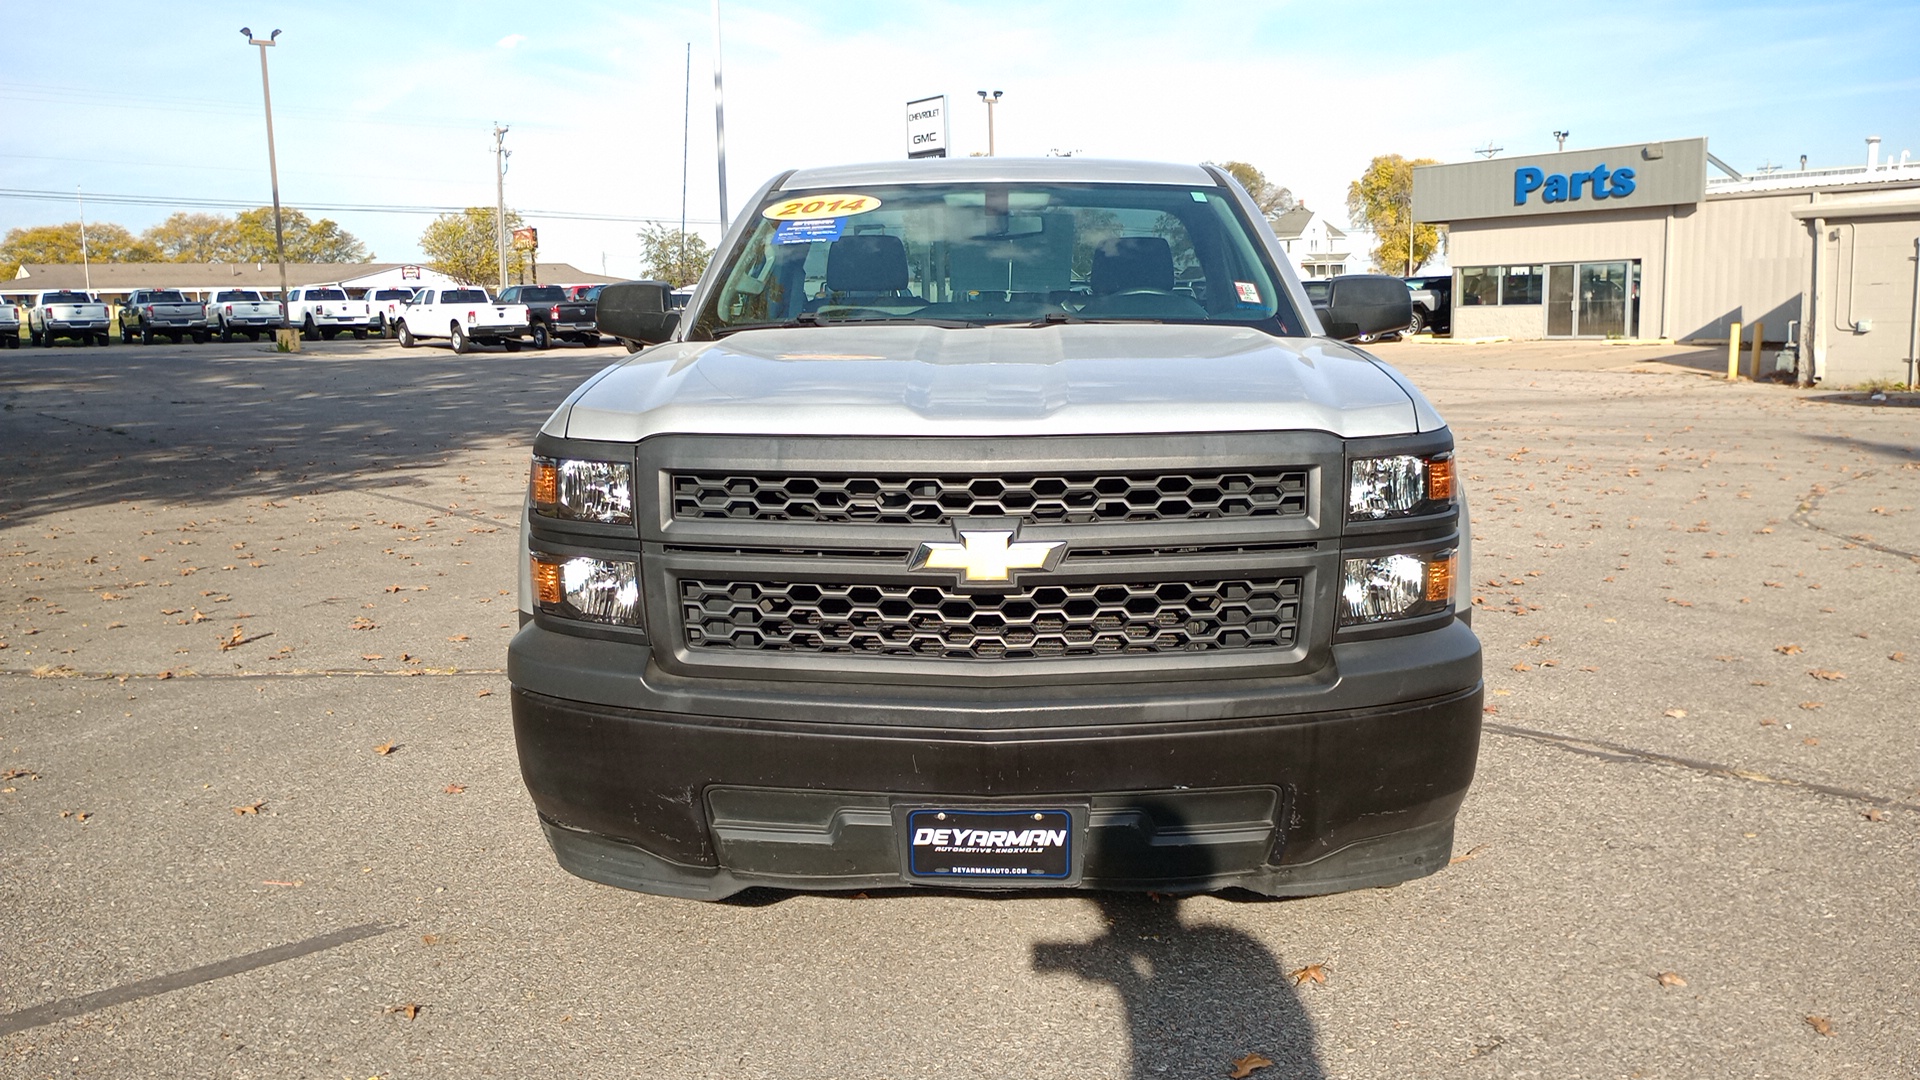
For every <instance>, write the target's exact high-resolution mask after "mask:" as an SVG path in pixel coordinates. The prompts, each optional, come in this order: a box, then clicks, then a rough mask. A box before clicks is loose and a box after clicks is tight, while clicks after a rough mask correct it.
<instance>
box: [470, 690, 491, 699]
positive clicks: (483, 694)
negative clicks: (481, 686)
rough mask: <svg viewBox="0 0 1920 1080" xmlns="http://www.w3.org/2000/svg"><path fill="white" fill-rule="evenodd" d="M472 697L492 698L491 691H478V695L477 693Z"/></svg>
mask: <svg viewBox="0 0 1920 1080" xmlns="http://www.w3.org/2000/svg"><path fill="white" fill-rule="evenodd" d="M473 696H474V697H492V696H493V691H491V690H482V691H480V692H479V693H477V694H475V695H473Z"/></svg>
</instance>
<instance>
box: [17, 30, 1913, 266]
mask: <svg viewBox="0 0 1920 1080" xmlns="http://www.w3.org/2000/svg"><path fill="white" fill-rule="evenodd" d="M719 7H720V18H719V30H720V39H721V54H722V56H723V59H724V64H723V70H724V77H725V83H724V89H725V96H724V103H725V115H726V164H727V170H726V177H727V197H728V204H729V205H728V209H729V210H730V211H731V212H733V213H736V214H737V213H739V212H740V211H741V209H742V208H743V207H744V206H745V205H746V204H747V203H748V202H749V201H750V200H751V198H752V196H753V194H754V192H755V191H756V190H757V189H758V188H759V187H760V186H761V185H762V184H763V183H765V182H766V181H767V180H768V179H770V178H771V177H773V176H774V175H776V174H778V173H779V172H782V171H784V170H786V169H788V168H794V167H802V166H814V165H832V164H846V163H853V162H864V161H884V160H892V159H898V158H901V157H904V156H905V152H906V134H905V128H906V121H905V105H906V102H908V101H909V100H912V99H916V98H923V97H928V96H932V95H938V94H945V95H947V97H948V102H949V110H948V112H949V116H950V122H949V131H948V140H949V146H950V153H953V154H954V155H955V156H961V155H965V154H968V153H972V152H975V151H984V150H985V149H986V148H987V109H986V107H985V106H984V105H982V103H981V101H980V99H979V98H978V97H977V95H976V92H977V91H979V90H989V91H991V90H999V91H1002V92H1003V95H1004V96H1003V97H1002V98H1001V99H1000V102H999V104H998V105H997V106H995V111H994V143H995V150H996V151H997V153H999V154H1000V155H1002V156H1033V155H1042V154H1047V153H1052V152H1061V153H1072V154H1077V155H1085V156H1095V157H1113V158H1132V159H1147V160H1168V161H1230V160H1241V161H1247V162H1250V163H1252V164H1254V165H1255V166H1257V167H1258V168H1260V169H1261V170H1263V171H1264V172H1265V174H1266V175H1267V177H1268V178H1269V179H1271V180H1273V181H1275V182H1277V183H1280V184H1282V185H1285V186H1286V187H1288V188H1290V189H1291V190H1292V191H1293V193H1294V194H1295V196H1296V197H1298V198H1300V199H1301V200H1303V201H1304V202H1305V203H1306V204H1307V205H1308V206H1309V207H1310V208H1312V209H1315V210H1318V211H1323V212H1326V213H1328V214H1329V215H1330V216H1331V217H1332V218H1333V219H1334V220H1335V221H1336V222H1339V223H1344V222H1345V220H1346V211H1345V199H1346V189H1347V185H1348V183H1350V182H1351V181H1352V180H1353V179H1354V178H1356V177H1357V176H1359V175H1360V173H1361V172H1362V170H1364V169H1365V168H1366V166H1367V163H1368V162H1369V161H1370V160H1371V159H1372V158H1373V157H1374V156H1375V155H1378V154H1391V153H1398V154H1402V155H1405V156H1408V157H1427V158H1434V159H1437V160H1440V161H1463V160H1469V159H1471V158H1472V157H1473V156H1474V154H1475V152H1476V151H1478V150H1481V149H1484V148H1488V147H1493V148H1498V149H1499V151H1500V156H1502V157H1513V156H1516V155H1524V154H1533V153H1540V152H1544V151H1551V150H1553V149H1554V139H1553V134H1552V133H1553V132H1554V131H1556V130H1564V131H1567V132H1569V133H1570V136H1569V138H1568V140H1567V147H1568V149H1575V148H1581V147H1598V146H1611V145H1618V144H1625V143H1639V142H1648V141H1657V140H1665V139H1677V138H1688V137H1693V136H1706V137H1707V138H1708V140H1709V142H1708V148H1709V149H1710V150H1711V151H1712V152H1713V153H1714V154H1715V155H1716V156H1718V157H1720V158H1722V159H1724V160H1725V161H1726V162H1727V163H1728V164H1730V165H1732V166H1734V167H1735V168H1737V169H1740V170H1742V171H1753V170H1757V169H1759V168H1760V167H1762V166H1763V165H1767V164H1772V165H1788V166H1790V167H1791V166H1797V165H1798V163H1799V157H1800V155H1802V154H1805V155H1807V157H1808V158H1809V159H1810V164H1811V165H1812V166H1814V167H1823V166H1839V165H1847V164H1853V163H1856V162H1860V163H1864V161H1865V157H1866V144H1865V139H1866V137H1867V136H1869V135H1879V136H1881V137H1882V138H1883V139H1884V143H1883V149H1882V153H1883V154H1885V153H1890V154H1891V156H1893V157H1894V158H1896V159H1897V158H1898V157H1899V156H1900V154H1901V152H1902V151H1903V150H1912V151H1913V152H1914V154H1915V156H1920V60H1917V59H1916V55H1915V53H1914V43H1915V42H1916V41H1920V4H1916V3H1914V2H1913V0H1862V2H1851V3H1826V2H1821V0H1804V2H1798V3H1775V4H1735V3H1710V2H1689V0H1666V2H1653V3H1642V2H1639V0H1609V2H1607V3H1592V2H1576V3H1560V4H1551V3H1546V4H1543V3H1539V2H1537V0H1536V2H1532V3H1499V2H1474V3H1444V2H1443V3H1438V4H1409V3H1405V2H1404V0H1403V2H1400V3H1374V2H1370V0H1369V2H1359V0H1355V2H1333V0H1318V2H1306V0H1297V2H1275V3H1261V2H1257V0H1245V2H1243V3H1239V4H1223V3H1219V2H1217V0H1215V2H1204V3H1182V2H1178V0H1158V2H1131V0H1120V2H1103V3H1098V4H1093V3H1087V2H1085V0H1081V2H1075V3H1051V2H1046V0H1029V2H1027V3H1024V4H991V3H984V2H981V0H972V2H969V3H948V2H940V0H932V2H924V3H921V2H904V3H903V2H900V0H894V2H889V3H856V2H829V0H816V2H813V3H804V4H796V3H791V2H787V3H781V2H777V0H720V5H719ZM13 22H14V23H15V24H16V29H18V20H13ZM242 26H246V27H250V28H251V29H252V30H253V31H254V32H255V34H256V35H257V36H262V37H264V36H265V35H266V34H267V33H268V32H269V31H271V30H274V29H279V30H281V31H283V33H282V34H281V36H280V38H279V43H278V44H277V45H276V46H274V47H273V48H272V49H269V50H267V53H268V61H269V64H270V70H271V79H272V93H273V117H274V134H275V139H276V146H277V156H278V163H279V174H280V193H281V200H282V203H283V205H285V206H292V207H300V208H303V209H306V208H311V207H317V206H328V207H338V209H325V210H309V212H310V213H311V214H312V215H313V216H315V217H330V218H332V219H334V220H335V221H338V222H339V223H340V224H341V225H342V226H343V227H344V228H346V229H347V230H348V231H350V232H352V233H353V234H354V235H355V236H357V237H359V238H360V239H361V240H363V241H364V242H365V243H366V244H367V246H368V248H369V249H370V250H371V251H372V252H373V254H374V255H375V256H376V257H377V258H378V259H379V260H381V261H392V262H409V261H416V260H419V259H420V258H421V254H420V251H419V246H418V238H419V236H420V233H421V231H422V230H423V229H424V228H425V227H426V226H427V224H428V223H429V222H430V221H431V220H432V218H433V216H434V213H435V212H436V208H447V207H459V206H489V207H490V206H492V205H493V204H494V196H495V190H494V184H495V173H494V157H493V154H492V152H491V151H492V146H493V136H492V130H493V127H494V125H495V124H496V123H498V124H501V125H503V126H505V127H507V129H508V133H507V136H506V147H507V149H508V150H509V151H510V157H509V159H508V165H509V170H508V173H507V177H506V199H507V204H508V206H509V207H512V208H515V209H517V210H519V211H520V212H521V213H522V215H523V216H524V217H525V218H526V219H527V223H528V224H531V225H534V226H536V227H538V228H539V230H540V260H541V262H542V263H550V262H556V261H563V262H569V263H572V264H573V265H575V266H577V267H579V268H580V269H582V270H586V271H591V272H602V271H603V270H604V272H605V273H608V274H613V275H617V276H638V275H639V274H640V273H641V270H642V263H641V256H640V247H639V242H638V241H637V239H636V238H635V236H634V234H635V232H636V231H637V230H638V229H639V228H640V227H641V223H640V222H638V221H635V220H631V219H642V218H645V219H657V220H662V221H665V222H667V223H669V224H670V225H672V226H675V227H677V226H678V224H679V221H680V218H681V214H682V205H683V204H682V191H683V187H682V178H683V162H684V170H685V171H684V176H685V183H686V187H685V204H684V205H685V213H686V215H687V219H688V221H689V225H690V227H692V228H696V229H699V230H701V231H702V232H703V233H705V234H706V235H707V236H708V238H709V239H710V240H711V239H717V238H718V234H719V228H718V221H719V216H720V205H719V191H718V188H719V183H718V176H719V170H718V168H717V154H716V139H715V116H714V104H715V95H714V56H715V48H714V39H715V28H714V18H713V7H712V4H711V2H710V0H676V2H641V0H630V2H627V3H611V2H607V3H602V2H596V0H570V2H568V3H566V4H555V3H547V4H528V3H525V2H520V3H493V2H486V0H481V2H472V0H466V2H462V3H459V4H408V3H386V4H369V3H359V2H355V0H333V2H331V3H326V4H315V3H313V2H312V0H305V2H303V3H298V4H288V3H272V2H268V0H249V2H241V3H225V2H200V0H196V2H195V3H192V4H165V5H161V4H153V3H150V2H142V3H122V2H119V0H103V2H99V3H95V4H91V5H88V9H87V17H86V18H85V19H79V18H74V19H64V18H47V19H39V20H36V21H35V23H34V25H33V27H32V29H31V30H30V31H28V32H20V33H16V34H12V35H10V38H11V39H12V40H11V43H10V45H9V47H8V49H7V50H5V58H4V59H0V112H3V113H4V115H5V116H6V117H7V118H8V122H7V123H5V124H0V232H4V231H5V230H7V229H12V228H16V227H22V226H33V225H40V224H53V223H58V222H65V221H72V220H75V219H76V218H77V217H78V216H79V214H80V206H79V205H78V204H77V203H76V200H75V195H76V194H79V195H80V196H81V197H84V198H85V199H86V204H85V213H86V217H87V220H88V221H89V222H96V221H112V222H117V223H119V224H121V225H125V226H126V227H128V228H129V229H131V230H133V231H134V232H139V231H141V230H143V229H145V228H147V227H148V226H151V225H153V224H156V223H158V222H159V221H160V220H162V219H163V218H165V217H166V216H167V215H168V214H170V213H173V212H175V211H176V210H181V209H188V210H193V209H214V210H217V211H219V212H231V210H233V209H237V208H240V207H242V206H246V205H252V206H259V205H266V204H267V202H268V201H269V191H270V189H269V181H268V170H267V148H266V131H265V122H264V119H263V109H262V100H261V85H260V66H259V50H257V49H254V48H251V47H248V46H247V45H246V43H245V41H244V40H243V39H242V38H241V36H240V35H239V33H238V30H239V29H240V28H241V27H242ZM689 58H690V60H691V80H690V81H691V94H690V95H689V94H688V92H687V91H688V84H689V78H688V66H689ZM683 145H684V146H685V148H686V151H685V154H684V156H683V152H682V148H683ZM76 189H77V192H76ZM35 193H38V194H35ZM116 199H134V200H138V201H137V202H132V203H129V202H119V201H115V200H116ZM206 202H224V203H226V204H228V205H224V206H219V207H206V206H202V205H196V204H198V203H206ZM375 206H379V207H398V208H402V209H401V212H379V211H375V210H372V209H365V208H368V207H375ZM562 215H565V216H562ZM588 219H599V220H588ZM622 219H627V220H622Z"/></svg>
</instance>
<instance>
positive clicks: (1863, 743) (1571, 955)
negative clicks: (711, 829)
mask: <svg viewBox="0 0 1920 1080" xmlns="http://www.w3.org/2000/svg"><path fill="white" fill-rule="evenodd" d="M1377 351H1378V352H1379V353H1380V354H1381V355H1382V356H1384V357H1386V358H1387V359H1389V360H1390V361H1392V362H1394V363H1396V364H1400V365H1401V366H1402V367H1403V368H1404V369H1405V370H1406V371H1407V372H1408V373H1409V374H1410V375H1411V376H1412V377H1413V378H1414V380H1415V381H1416V382H1417V383H1419V384H1420V385H1421V386H1423V387H1424V388H1425V389H1426V390H1427V392H1428V393H1429V395H1430V396H1431V397H1432V398H1433V399H1434V401H1435V403H1436V404H1437V405H1438V406H1439V407H1440V409H1441V411H1442V412H1443V413H1444V414H1445V415H1446V416H1447V417H1448V419H1449V421H1450V422H1451V424H1452V425H1453V428H1454V430H1455V432H1456V435H1457V437H1458V439H1459V444H1460V460H1461V461H1462V463H1463V471H1464V472H1465V474H1466V475H1467V477H1468V484H1469V491H1470V493H1471V496H1472V500H1473V509H1474V515H1475V523H1474V534H1475V537H1476V543H1475V551H1474V561H1473V566H1472V597H1473V603H1474V604H1475V607H1476V617H1475V624H1474V625H1475V627H1476V629H1477V630H1478V631H1479V632H1480V634H1481V636H1482V638H1483V640H1484V642H1485V645H1486V650H1487V682H1488V697H1487V701H1488V703H1489V706H1488V714H1487V716H1486V723H1487V729H1486V735H1485V737H1484V739H1483V741H1482V750H1481V760H1480V772H1479V777H1478V780H1477V781H1476V786H1475V788H1474V790H1473V791H1472V792H1471V793H1470V794H1469V796H1468V799H1467V803H1466V806H1465V808H1464V810H1463V811H1462V815H1461V818H1460V824H1459V831H1458V836H1457V841H1456V850H1455V860H1454V865H1452V866H1450V867H1448V868H1447V869H1445V870H1444V871H1442V872H1441V873H1439V874H1437V875H1435V876H1433V877H1431V878H1427V879H1423V880H1420V881H1415V882H1411V883H1408V884H1405V885H1402V886H1399V887H1397V888H1393V889H1384V890H1367V891H1363V892H1357V893H1349V894H1345V895H1339V896H1330V897H1319V898H1313V899H1306V900H1295V901H1270V900H1259V899H1254V898H1250V897H1246V896H1240V895H1218V896H1199V897H1188V898H1174V897H1139V896H1117V895H1077V894H1046V893H1027V894H1018V895H1013V896H1008V897H994V896H986V895H974V894H963V893H942V892H908V891H901V892H894V893H882V894H874V895H863V896H858V897H844V896H809V895H786V894H773V893H754V894H749V895H748V896H746V897H743V898H741V899H740V900H738V901H735V902H729V903H722V904H699V903H693V902H687V901H678V900H669V899H663V898H658V897H649V896H641V895H637V894H632V893H626V892H621V891H618V890H615V889H611V888H607V887H604V886H599V885H593V884H589V883H587V882H584V881H580V880H577V879H575V878H572V877H570V876H568V875H566V874H565V873H563V872H562V871H560V870H559V869H558V868H557V867H556V866H555V865H554V863H553V860H552V858H551V856H550V855H549V853H548V852H547V850H546V848H545V845H544V842H543V841H542V839H541V837H540V834H539V830H538V829H537V827H536V825H535V822H534V816H533V811H532V808H531V806H530V804H529V802H528V800H527V798H526V796H525V793H524V791H523V790H522V788H521V786H520V781H519V777H518V772H517V766H516V763H515V759H514V754H513V747H512V741H511V732H510V727H509V720H508V715H507V705H506V700H507V694H506V690H507V684H506V679H505V675H504V673H503V667H504V662H505V647H506V642H507V639H508V638H509V637H510V636H511V634H512V633H513V630H514V627H515V625H516V619H515V611H514V607H515V600H514V597H513V595H512V589H513V587H514V568H515V565H516V559H517V558H518V551H517V547H518V535H517V532H516V525H515V522H516V515H517V513H518V508H519V504H520V499H521V492H522V488H523V485H524V482H525V458H526V453H527V448H528V445H529V442H530V439H531V436H532V434H533V432H534V431H535V429H536V428H537V427H538V425H539V423H540V421H541V420H542V419H544V418H545V416H546V415H547V413H548V412H549V411H550V410H551V408H552V407H553V405H554V404H555V403H557V402H558V401H559V400H560V398H561V397H562V396H564V394H565V393H566V392H567V391H568V390H570V389H571V388H572V387H573V386H574V385H575V384H576V383H577V382H578V381H579V380H580V379H581V378H583V377H584V376H586V375H588V374H590V373H591V372H593V371H595V370H597V369H598V368H599V367H601V366H603V365H604V364H606V363H609V362H611V361H613V360H615V359H617V358H618V357H620V356H621V355H622V352H621V350H619V349H618V348H612V347H608V348H601V349H593V350H588V349H581V348H576V347H566V348H557V349H554V350H552V351H547V352H531V351H525V352H520V353H516V354H507V353H504V352H501V351H499V350H488V351H484V352H481V353H477V354H473V355H469V356H455V355H454V354H452V353H451V352H450V351H448V350H447V349H446V348H444V347H432V348H423V349H415V350H402V349H400V348H398V347H397V346H394V345H392V344H388V343H380V342H354V341H350V340H349V341H337V342H332V343H314V344H309V345H308V346H307V348H306V351H304V352H302V353H300V354H297V355H285V354H276V353H274V352H272V351H271V349H270V347H268V346H265V345H248V344H234V345H217V344H215V345H203V346H194V345H185V346H152V347H144V348H130V347H126V346H114V347H109V348H81V347H76V346H71V345H65V344H63V345H61V346H58V347H56V348H53V349H36V350H28V349H22V350H19V351H14V352H7V353H0V373H3V374H0V450H3V451H4V460H5V462H6V465H7V469H6V474H5V480H4V481H0V568H3V569H4V577H5V612H4V614H0V687H4V707H0V776H4V777H5V779H4V781H0V836H3V837H4V842H0V910H3V911H4V918H5V923H4V925H5V932H4V934H0V1074H4V1075H6V1076H19V1077H43V1076H60V1077H66V1076H79V1077H126V1076H156V1077H160V1076H165V1077H172V1076H193V1077H206V1076H219V1077H316V1078H320V1077H326V1078H337V1077H350V1078H367V1077H381V1078H401V1077H436V1076H449V1075H457V1076H525V1075H530V1074H535V1073H541V1074H551V1075H556V1076H572V1077H636V1076H646V1077H655V1076H657V1077H709V1076H711V1077H721V1076H725V1077H783V1078H784V1077H807V1078H813V1077H820V1078H826V1077H853V1076H860V1077H892V1078H908V1077H948V1076H969V1077H971V1076H982V1077H988V1076H991V1077H1050V1078H1051V1077H1090V1078H1091V1077H1116V1078H1118V1077H1143V1078H1144V1077H1220V1076H1226V1075H1228V1074H1229V1072H1230V1071H1232V1070H1233V1069H1234V1068H1235V1065H1236V1063H1237V1062H1238V1063H1243V1064H1242V1065H1241V1067H1242V1068H1243V1069H1253V1067H1254V1066H1255V1065H1256V1064H1257V1063H1258V1061H1260V1060H1268V1061H1270V1062H1272V1064H1269V1065H1265V1066H1261V1067H1259V1068H1258V1069H1257V1070H1254V1071H1251V1073H1250V1075H1252V1076H1253V1077H1255V1078H1257V1080H1274V1078H1279V1077H1285V1078H1320V1077H1353V1078H1365V1077H1381V1078H1386V1077H1395V1078H1398V1077H1411V1076H1440V1075H1445V1076H1463V1077H1522V1076H1539V1077H1556V1078H1560V1077H1609V1078H1610V1077H1622V1078H1627V1077H1633V1078H1640V1077H1647V1078H1652V1077H1672V1078H1696V1077H1728V1078H1734V1077H1739V1078H1749V1077H1849V1078H1852V1077H1860V1078H1878V1077H1885V1078H1889V1080H1905V1078H1909V1077H1912V1076H1915V1075H1920V992H1917V991H1920V987H1917V986H1916V983H1917V982H1920V913H1917V912H1916V905H1915V903H1914V900H1915V891H1914V890H1915V881H1916V869H1920V859H1917V858H1916V852H1917V850H1920V849H1917V847H1916V842H1917V841H1920V740H1916V739H1915V737H1914V734H1913V726H1912V720H1913V716H1914V712H1915V707H1914V701H1915V690H1916V688H1917V687H1920V677H1916V673H1920V633H1916V627H1920V617H1917V616H1916V615H1915V608H1914V598H1915V597H1916V596H1920V588H1916V586H1917V585H1920V580H1917V579H1920V510H1917V509H1916V507H1920V409H1914V408H1902V407H1898V406H1897V405H1877V404H1874V403H1872V402H1871V401H1869V400H1868V399H1866V398H1865V396H1864V395H1849V394H1843V393H1838V392H1829V391H1822V390H1814V391H1796V390H1793V389H1790V388H1785V387H1780V386H1772V385H1753V384H1744V383H1743V384H1733V385H1729V384H1727V383H1725V382H1723V381H1720V380H1716V379H1713V378H1711V377H1709V374H1710V373H1711V372H1712V371H1713V370H1714V359H1715V357H1714V352H1713V350H1688V349H1678V348H1672V347H1669V348H1665V349H1662V348H1657V347H1608V346H1595V345H1580V346H1568V345H1551V346H1549V345H1536V344H1513V345H1498V346H1486V347H1467V346H1437V345H1423V344H1416V343H1392V344H1387V345H1382V346H1380V347H1379V348H1378V350H1377ZM1721 356H1722V359H1721V360H1720V361H1719V362H1720V363H1721V364H1724V359H1723V354H1721ZM1248 1055H1256V1057H1253V1058H1249V1057H1248Z"/></svg>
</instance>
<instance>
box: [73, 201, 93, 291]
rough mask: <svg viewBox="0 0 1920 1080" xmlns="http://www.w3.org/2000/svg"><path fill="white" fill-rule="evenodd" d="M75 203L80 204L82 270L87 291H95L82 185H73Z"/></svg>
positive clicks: (85, 203) (85, 202)
mask: <svg viewBox="0 0 1920 1080" xmlns="http://www.w3.org/2000/svg"><path fill="white" fill-rule="evenodd" d="M73 201H74V202H77V203H79V204H80V270H81V272H82V273H84V274H85V275H86V278H87V291H88V292H92V291H93V262H92V261H91V260H90V259H88V258H87V201H86V200H85V199H82V198H81V197H80V185H79V184H75V185H73Z"/></svg>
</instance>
